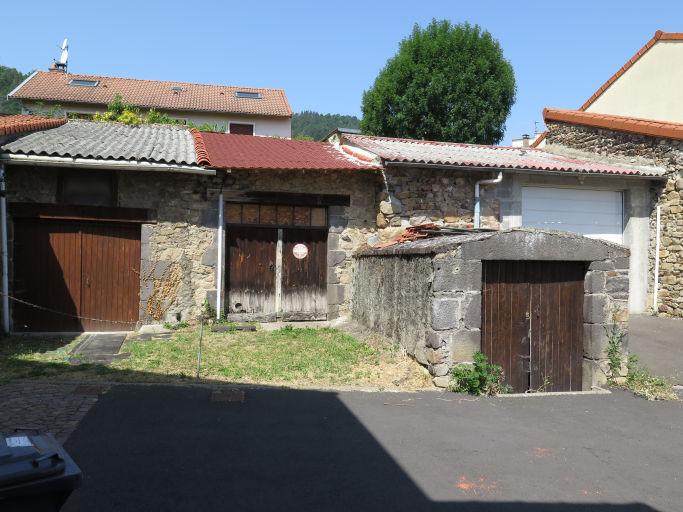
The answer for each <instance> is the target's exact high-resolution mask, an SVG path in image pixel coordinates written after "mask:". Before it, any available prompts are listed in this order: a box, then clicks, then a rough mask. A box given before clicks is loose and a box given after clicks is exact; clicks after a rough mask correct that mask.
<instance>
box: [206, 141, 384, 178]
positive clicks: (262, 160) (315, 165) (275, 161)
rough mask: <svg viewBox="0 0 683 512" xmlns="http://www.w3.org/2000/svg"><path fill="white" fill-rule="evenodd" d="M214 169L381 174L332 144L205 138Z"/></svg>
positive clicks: (370, 164)
mask: <svg viewBox="0 0 683 512" xmlns="http://www.w3.org/2000/svg"><path fill="white" fill-rule="evenodd" d="M201 137H202V139H203V142H204V144H205V147H206V151H207V153H208V157H209V161H210V166H211V167H213V168H217V169H269V170H315V171H324V170H363V169H369V170H379V169H381V167H380V166H378V165H377V164H375V163H372V162H367V161H362V160H359V159H357V158H353V157H352V156H349V155H347V154H345V153H343V152H342V151H341V150H340V149H338V148H337V147H336V146H335V145H333V144H331V143H329V142H316V141H305V140H290V139H279V138H271V137H255V136H252V135H236V134H228V133H213V132H204V133H202V134H201Z"/></svg>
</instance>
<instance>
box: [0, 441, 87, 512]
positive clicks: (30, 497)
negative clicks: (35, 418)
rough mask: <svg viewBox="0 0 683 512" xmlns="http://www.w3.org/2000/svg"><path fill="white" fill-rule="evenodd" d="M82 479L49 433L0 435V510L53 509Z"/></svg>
mask: <svg viewBox="0 0 683 512" xmlns="http://www.w3.org/2000/svg"><path fill="white" fill-rule="evenodd" d="M81 479H82V476H81V470H80V469H79V468H78V466H77V465H76V464H75V463H74V461H73V459H72V458H71V457H69V454H68V453H66V451H65V450H64V448H62V445H60V444H59V442H57V440H56V439H55V438H54V436H52V435H51V434H39V433H37V432H36V433H35V435H30V434H28V433H24V432H15V433H13V434H9V435H0V510H1V511H2V512H18V511H22V512H28V511H31V512H33V511H35V512H56V511H58V510H59V509H61V508H62V505H63V504H64V502H65V501H66V500H67V498H68V497H69V495H70V494H71V492H72V491H73V490H74V489H76V488H77V487H78V486H79V485H80V483H81Z"/></svg>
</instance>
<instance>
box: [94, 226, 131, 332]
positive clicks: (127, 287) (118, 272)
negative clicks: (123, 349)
mask: <svg viewBox="0 0 683 512" xmlns="http://www.w3.org/2000/svg"><path fill="white" fill-rule="evenodd" d="M81 275H82V285H81V316H83V317H85V319H83V320H82V321H81V325H82V326H83V329H84V330H86V331H120V330H124V329H125V330H129V329H134V328H135V323H136V322H137V320H138V318H139V316H140V226H139V225H135V224H121V223H118V224H114V223H111V224H100V223H92V224H84V225H83V226H82V229H81ZM90 318H97V319H106V320H108V321H105V322H102V321H95V320H90Z"/></svg>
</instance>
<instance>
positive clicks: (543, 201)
mask: <svg viewBox="0 0 683 512" xmlns="http://www.w3.org/2000/svg"><path fill="white" fill-rule="evenodd" d="M522 226H525V227H534V228H542V229H557V230H560V231H570V232H572V233H579V234H581V235H585V236H587V237H590V238H600V239H602V240H608V241H610V242H616V243H623V231H624V229H623V198H622V192H621V191H615V190H591V189H575V188H553V187H523V188H522Z"/></svg>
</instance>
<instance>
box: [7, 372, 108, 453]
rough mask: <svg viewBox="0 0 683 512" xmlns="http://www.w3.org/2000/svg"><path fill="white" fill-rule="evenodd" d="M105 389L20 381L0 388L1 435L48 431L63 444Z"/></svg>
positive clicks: (101, 387) (105, 387)
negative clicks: (25, 430) (20, 431)
mask: <svg viewBox="0 0 683 512" xmlns="http://www.w3.org/2000/svg"><path fill="white" fill-rule="evenodd" d="M107 390H108V386H83V385H79V384H69V383H54V382H35V381H20V382H12V383H9V384H6V385H4V386H0V432H1V433H3V434H8V433H11V432H13V431H14V429H15V428H28V429H36V430H39V431H41V432H49V433H52V434H54V436H55V437H56V438H57V439H58V440H59V441H60V442H62V443H63V442H64V441H66V439H67V438H68V437H69V435H70V434H71V432H73V431H74V429H75V428H76V426H77V425H78V423H79V422H80V421H81V420H82V419H83V417H84V416H85V415H86V413H87V412H88V411H89V410H90V408H91V407H92V406H93V405H94V404H95V403H96V402H97V398H98V396H99V395H100V394H101V393H104V392H106V391H107Z"/></svg>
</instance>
